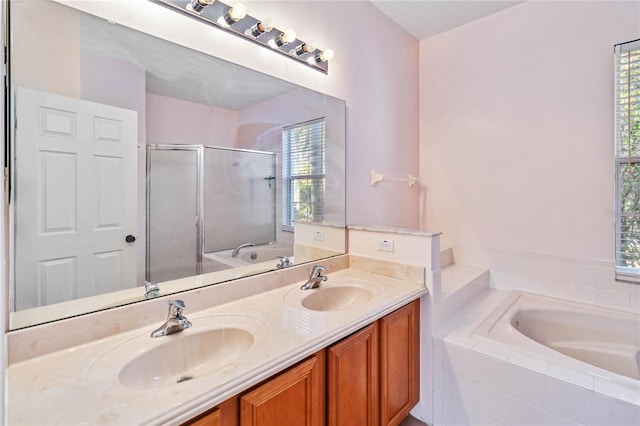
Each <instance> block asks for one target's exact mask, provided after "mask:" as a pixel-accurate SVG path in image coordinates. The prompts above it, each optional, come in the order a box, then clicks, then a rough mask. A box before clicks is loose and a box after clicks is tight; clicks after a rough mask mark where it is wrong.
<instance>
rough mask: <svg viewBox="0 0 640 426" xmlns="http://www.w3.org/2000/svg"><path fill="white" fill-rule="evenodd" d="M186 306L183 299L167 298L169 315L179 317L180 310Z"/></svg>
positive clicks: (180, 314)
mask: <svg viewBox="0 0 640 426" xmlns="http://www.w3.org/2000/svg"><path fill="white" fill-rule="evenodd" d="M186 307H187V306H186V305H185V304H184V301H182V300H179V299H176V300H169V317H170V318H171V317H174V318H175V317H180V316H182V310H183V309H184V308H186Z"/></svg>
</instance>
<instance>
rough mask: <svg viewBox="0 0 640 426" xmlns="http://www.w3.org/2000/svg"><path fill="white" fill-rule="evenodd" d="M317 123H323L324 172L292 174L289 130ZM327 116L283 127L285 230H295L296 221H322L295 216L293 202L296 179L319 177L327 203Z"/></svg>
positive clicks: (321, 143) (322, 159) (283, 206)
mask: <svg viewBox="0 0 640 426" xmlns="http://www.w3.org/2000/svg"><path fill="white" fill-rule="evenodd" d="M317 124H322V131H321V137H320V139H319V140H318V142H319V144H320V148H319V151H320V158H321V162H322V166H321V169H322V173H321V174H301V175H292V173H291V172H292V164H293V163H294V161H293V159H292V150H291V144H290V141H291V137H289V134H290V133H289V132H291V131H293V130H296V129H300V128H302V127H312V126H316V125H317ZM326 154H327V153H326V117H320V118H316V119H313V120H308V121H304V122H301V123H296V124H293V125H290V126H286V127H283V129H282V220H281V222H282V223H281V225H282V230H283V231H285V232H293V224H294V222H295V221H304V222H317V221H321V220H319V219H318V218H317V217H315V215H314V217H313V218H312V219H310V220H309V219H300V218H297V219H296V218H295V217H294V214H293V212H294V207H293V206H294V202H293V190H294V188H293V184H294V182H296V181H303V180H313V179H318V180H320V181H321V182H322V191H323V205H324V203H325V200H324V190H325V184H326V175H327V170H326V163H327V161H326ZM320 216H321V217H322V218H323V217H324V208H323V209H322V212H321V213H320Z"/></svg>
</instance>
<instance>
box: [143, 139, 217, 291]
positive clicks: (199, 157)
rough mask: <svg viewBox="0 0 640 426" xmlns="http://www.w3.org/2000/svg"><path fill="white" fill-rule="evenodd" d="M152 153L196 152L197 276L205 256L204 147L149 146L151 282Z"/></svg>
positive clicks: (148, 265)
mask: <svg viewBox="0 0 640 426" xmlns="http://www.w3.org/2000/svg"><path fill="white" fill-rule="evenodd" d="M151 151H195V153H196V211H197V217H196V275H201V274H202V270H203V268H202V260H203V254H204V226H203V223H202V220H203V219H202V218H203V214H204V190H203V188H204V145H188V144H147V151H146V155H147V157H146V175H145V180H146V197H145V198H146V206H145V207H146V212H145V215H146V233H147V238H146V239H147V241H146V255H145V280H146V281H151V280H150V278H151V220H150V214H151V179H150V178H149V177H150V175H151V155H150V154H151Z"/></svg>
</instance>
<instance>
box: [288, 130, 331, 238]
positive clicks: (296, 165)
mask: <svg viewBox="0 0 640 426" xmlns="http://www.w3.org/2000/svg"><path fill="white" fill-rule="evenodd" d="M324 121H325V119H324V118H320V119H317V120H312V121H306V122H304V123H299V124H294V125H292V126H288V127H285V128H284V129H283V131H282V177H283V179H282V182H283V193H284V196H283V197H282V229H283V230H285V231H293V223H294V222H295V221H305V222H321V221H323V220H324V184H325V123H324Z"/></svg>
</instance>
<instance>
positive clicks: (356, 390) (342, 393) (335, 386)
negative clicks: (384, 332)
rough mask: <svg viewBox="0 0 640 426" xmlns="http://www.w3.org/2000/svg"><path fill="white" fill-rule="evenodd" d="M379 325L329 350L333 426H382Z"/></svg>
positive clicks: (329, 407) (329, 401) (329, 405)
mask: <svg viewBox="0 0 640 426" xmlns="http://www.w3.org/2000/svg"><path fill="white" fill-rule="evenodd" d="M378 369H379V366H378V323H377V322H375V323H373V324H371V325H369V326H367V327H365V328H363V329H362V330H360V331H358V332H357V333H355V334H353V335H351V336H349V337H347V338H346V339H344V340H342V341H340V342H339V343H336V344H335V345H333V346H331V347H330V348H329V349H328V350H327V415H328V419H327V420H328V422H327V424H328V425H329V426H338V425H362V426H366V425H369V426H378V425H379V424H380V423H379V415H378Z"/></svg>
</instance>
